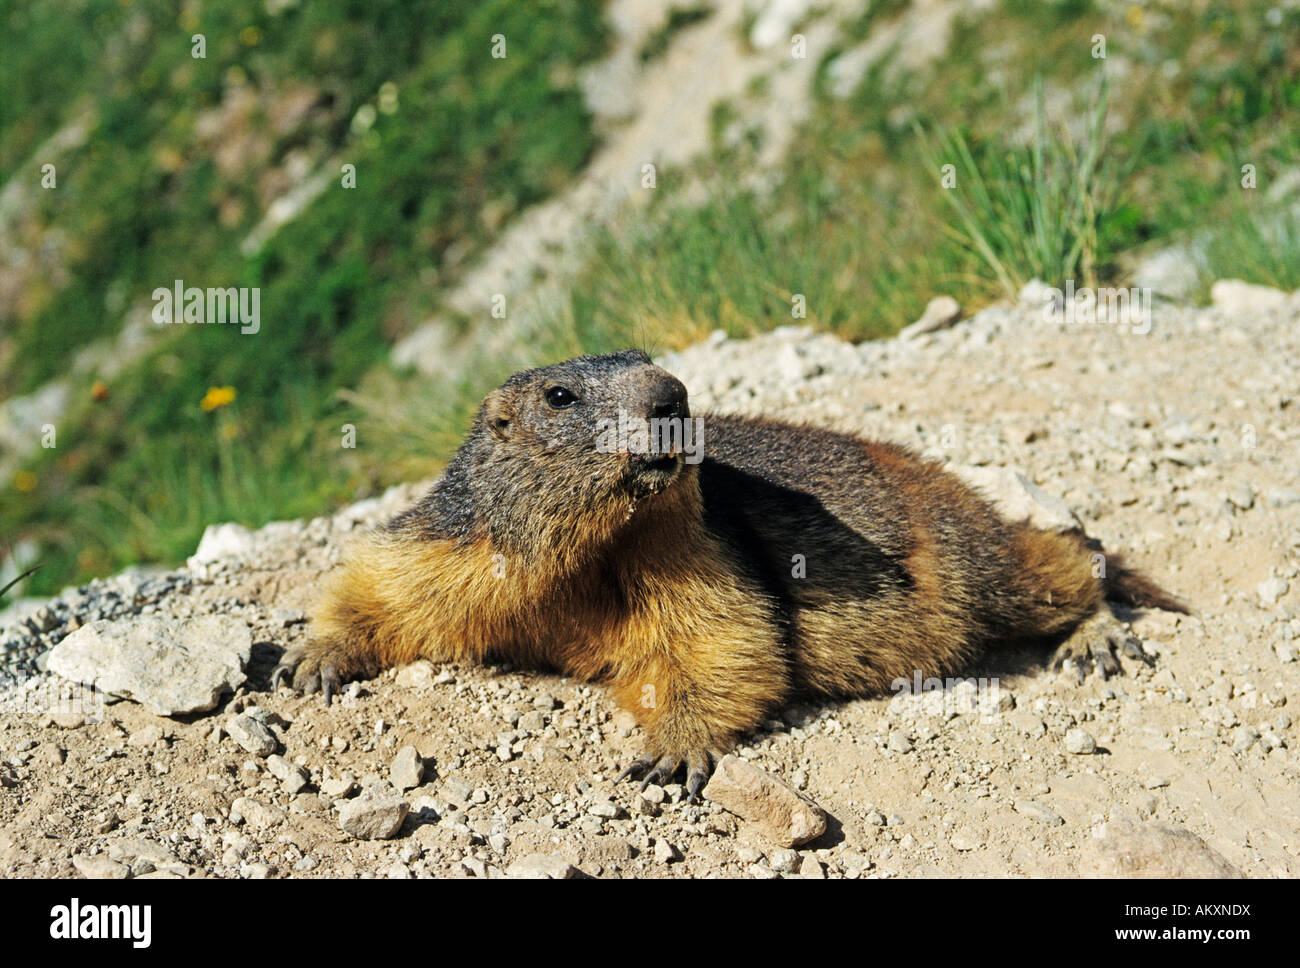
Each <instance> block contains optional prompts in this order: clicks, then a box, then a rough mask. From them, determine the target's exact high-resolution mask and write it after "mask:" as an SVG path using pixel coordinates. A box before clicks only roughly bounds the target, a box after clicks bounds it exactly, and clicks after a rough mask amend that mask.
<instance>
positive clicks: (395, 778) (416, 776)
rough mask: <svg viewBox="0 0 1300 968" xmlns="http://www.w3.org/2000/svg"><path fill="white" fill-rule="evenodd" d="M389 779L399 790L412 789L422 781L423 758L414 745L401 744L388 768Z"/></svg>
mask: <svg viewBox="0 0 1300 968" xmlns="http://www.w3.org/2000/svg"><path fill="white" fill-rule="evenodd" d="M388 775H389V779H391V780H392V783H393V786H395V787H397V789H399V790H414V789H415V788H416V787H418V786H419V785H420V784H421V783H423V782H424V760H423V758H421V756H420V754H419V752H418V751H417V750H416V748H415V747H414V746H403V747H402V748H401V749H400V750H398V751H397V756H395V757H393V762H392V765H391V766H389V768H388Z"/></svg>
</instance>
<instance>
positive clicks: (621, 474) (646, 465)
mask: <svg viewBox="0 0 1300 968" xmlns="http://www.w3.org/2000/svg"><path fill="white" fill-rule="evenodd" d="M689 418H690V409H689V408H688V406H687V403H686V387H685V386H683V385H682V381H681V380H679V379H677V378H676V377H675V376H673V375H672V374H671V373H668V372H667V371H665V370H661V369H660V368H659V367H657V366H655V365H654V364H653V363H651V362H650V357H649V356H647V355H646V354H645V353H642V352H641V351H640V350H624V351H623V352H621V353H611V354H609V355H608V356H579V357H576V358H575V359H572V360H565V361H564V362H563V363H556V364H554V365H552V366H543V367H538V368H536V369H532V370H523V371H521V372H519V373H516V374H515V375H514V376H512V377H510V379H508V380H506V382H505V383H503V384H502V385H501V387H500V388H498V389H496V390H494V391H492V393H490V394H488V396H487V399H486V400H484V401H483V406H482V408H481V410H480V411H479V425H480V427H481V429H482V430H483V431H484V432H486V433H488V434H490V435H491V436H492V437H493V438H494V439H495V440H496V441H497V442H498V443H499V446H497V447H495V448H494V450H495V451H496V452H497V453H498V454H500V455H501V459H502V460H503V461H506V462H510V463H518V462H520V461H527V462H528V463H529V464H530V465H533V466H534V467H536V468H538V469H539V470H541V471H542V472H543V473H544V474H545V475H546V478H547V480H549V481H550V482H551V483H552V484H553V486H556V487H565V486H571V487H578V488H581V489H582V490H584V491H586V490H588V489H589V488H590V487H592V486H593V485H594V486H595V487H599V488H608V489H609V490H612V491H618V490H625V491H627V492H628V493H631V494H633V495H634V496H645V495H649V494H654V493H657V492H658V491H661V490H663V489H664V488H665V487H667V486H668V485H669V484H671V483H672V482H673V481H674V480H676V478H677V477H678V476H679V475H680V474H681V472H682V469H683V467H684V462H683V449H684V448H683V437H682V435H683V431H684V430H685V431H688V428H686V427H684V424H685V423H686V421H687V420H688V419H689Z"/></svg>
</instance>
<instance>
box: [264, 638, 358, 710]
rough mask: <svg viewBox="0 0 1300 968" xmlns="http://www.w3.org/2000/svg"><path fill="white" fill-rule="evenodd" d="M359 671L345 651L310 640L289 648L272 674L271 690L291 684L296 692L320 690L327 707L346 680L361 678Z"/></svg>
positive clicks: (306, 692)
mask: <svg viewBox="0 0 1300 968" xmlns="http://www.w3.org/2000/svg"><path fill="white" fill-rule="evenodd" d="M359 672H360V670H359V669H357V668H356V667H355V663H354V662H352V661H351V657H350V656H349V655H348V654H347V653H346V652H344V651H342V650H340V649H338V648H337V647H335V646H332V645H330V644H329V643H327V642H319V641H311V642H308V643H307V644H306V645H297V646H294V647H293V648H292V649H289V650H288V651H287V652H285V654H284V655H283V656H281V658H280V664H279V665H277V666H276V667H275V669H274V671H272V673H271V691H272V692H274V691H275V690H276V689H278V688H279V687H280V686H281V685H290V683H292V685H291V688H292V689H294V690H295V691H296V692H301V693H305V694H310V693H313V692H316V691H318V690H319V691H320V693H321V695H323V696H324V697H325V705H327V706H328V705H329V704H330V700H331V699H332V698H333V697H334V696H335V695H337V694H338V693H339V691H340V690H341V689H342V686H343V683H344V682H345V681H348V680H351V679H355V678H358V674H359Z"/></svg>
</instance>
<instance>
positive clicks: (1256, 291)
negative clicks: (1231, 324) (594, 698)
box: [1210, 279, 1288, 316]
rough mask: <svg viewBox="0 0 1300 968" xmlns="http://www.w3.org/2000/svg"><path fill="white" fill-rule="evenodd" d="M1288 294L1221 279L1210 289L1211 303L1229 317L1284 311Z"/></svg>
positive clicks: (1235, 280)
mask: <svg viewBox="0 0 1300 968" xmlns="http://www.w3.org/2000/svg"><path fill="white" fill-rule="evenodd" d="M1287 298H1288V297H1287V294H1286V293H1284V292H1282V291H1281V290H1280V289H1272V288H1270V287H1268V286H1259V285H1255V284H1253V283H1249V282H1242V281H1241V280H1240V279H1220V280H1219V281H1218V282H1216V283H1215V284H1214V285H1212V286H1211V287H1210V302H1211V303H1213V304H1214V308H1215V309H1218V310H1220V311H1222V312H1223V313H1224V314H1225V315H1228V316H1238V315H1258V314H1260V313H1268V312H1272V311H1274V310H1279V309H1283V308H1285V307H1286V304H1287Z"/></svg>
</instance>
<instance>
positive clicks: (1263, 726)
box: [0, 284, 1300, 878]
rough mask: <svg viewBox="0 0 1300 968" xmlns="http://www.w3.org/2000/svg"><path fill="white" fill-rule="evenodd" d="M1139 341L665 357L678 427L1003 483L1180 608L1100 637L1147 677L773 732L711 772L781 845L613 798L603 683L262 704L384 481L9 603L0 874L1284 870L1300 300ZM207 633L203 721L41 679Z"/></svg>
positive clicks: (1009, 693)
mask: <svg viewBox="0 0 1300 968" xmlns="http://www.w3.org/2000/svg"><path fill="white" fill-rule="evenodd" d="M1033 295H1034V294H1033V293H1027V294H1026V299H1028V298H1029V297H1030V296H1033ZM1150 324H1151V325H1150V331H1149V332H1146V333H1138V332H1133V331H1132V327H1128V326H1124V325H1122V324H1118V323H1106V322H1093V323H1082V324H1080V323H1076V324H1057V323H1053V322H1050V321H1048V320H1045V319H1044V317H1043V315H1042V313H1041V312H1040V311H1039V310H1038V309H1037V308H1036V304H1030V303H1028V302H1026V303H1022V305H1019V306H1011V305H1003V306H995V307H992V308H989V309H986V310H983V311H981V312H980V313H978V314H976V315H975V316H974V317H972V318H970V319H966V320H962V321H960V322H958V323H957V324H956V325H955V326H953V327H952V328H949V329H944V330H940V331H938V332H934V333H930V334H922V335H920V336H916V337H913V338H899V339H894V340H890V341H884V342H875V343H869V344H862V345H859V346H853V345H851V344H847V343H844V342H841V341H839V340H836V339H834V338H832V337H829V336H825V335H817V334H814V333H812V332H811V331H809V330H805V329H797V328H787V329H783V330H779V331H776V332H773V333H770V334H767V335H764V336H761V337H757V338H755V339H751V340H745V341H728V340H726V339H724V338H722V337H721V336H720V335H719V336H716V337H714V338H713V339H710V340H708V341H706V342H705V343H703V344H700V345H698V346H695V347H691V348H690V349H687V350H685V351H683V352H681V353H678V354H672V355H671V356H669V357H667V358H665V359H664V360H662V361H661V362H662V363H663V365H665V366H666V367H668V368H669V369H670V370H672V371H673V372H675V373H676V374H677V375H678V376H680V377H682V378H683V379H684V380H685V382H686V383H687V386H688V387H689V389H690V391H691V397H692V407H693V409H694V411H695V412H697V413H699V412H702V411H705V410H709V409H712V410H715V411H723V410H725V411H732V412H741V413H754V414H759V413H761V414H764V415H766V416H773V417H781V418H786V419H793V420H806V421H810V422H815V423H819V424H826V425H831V426H835V427H838V428H841V429H846V430H852V431H856V432H859V433H863V434H867V435H871V436H876V437H880V438H886V439H891V440H896V441H899V442H901V443H904V444H908V445H910V446H912V447H914V448H916V449H918V450H920V451H923V452H926V453H928V454H930V455H932V456H934V457H936V458H939V459H943V460H948V461H952V462H953V463H955V464H959V465H965V466H967V467H976V468H979V467H988V468H996V467H1008V468H1014V469H1016V470H1018V471H1020V472H1021V473H1023V474H1024V475H1025V476H1026V477H1028V478H1029V479H1031V480H1032V481H1033V482H1035V483H1036V484H1037V485H1039V486H1040V487H1041V488H1042V489H1043V491H1045V492H1046V493H1047V494H1049V495H1052V496H1057V497H1060V498H1063V499H1064V501H1065V502H1066V503H1067V504H1068V505H1069V506H1070V508H1071V509H1072V510H1073V511H1074V512H1075V514H1077V515H1078V517H1079V518H1080V519H1081V520H1082V522H1083V524H1084V526H1085V528H1086V530H1087V532H1088V533H1089V534H1090V535H1092V536H1094V537H1096V538H1098V539H1100V540H1101V542H1102V543H1103V545H1104V546H1105V547H1107V548H1108V549H1115V550H1122V551H1124V552H1126V553H1127V554H1128V555H1129V557H1131V558H1132V560H1133V561H1134V563H1136V564H1137V565H1138V566H1140V567H1142V568H1143V569H1144V570H1146V571H1147V572H1149V573H1150V574H1151V575H1152V576H1153V577H1156V578H1157V579H1158V580H1160V581H1161V582H1162V583H1163V584H1165V585H1166V586H1167V587H1169V588H1170V589H1171V590H1173V591H1175V592H1177V593H1179V594H1180V595H1182V596H1184V597H1185V599H1186V600H1187V601H1189V602H1190V604H1191V605H1192V606H1193V607H1194V609H1195V611H1196V614H1195V615H1194V616H1179V615H1174V614H1170V613H1164V612H1160V611H1147V612H1135V613H1125V614H1124V615H1123V616H1122V617H1124V618H1125V619H1127V620H1129V621H1131V623H1132V628H1133V630H1134V631H1135V632H1136V633H1138V634H1139V635H1140V636H1142V637H1143V639H1144V640H1145V641H1146V643H1147V649H1148V650H1149V651H1152V652H1154V653H1155V654H1156V655H1157V657H1158V658H1157V663H1156V666H1155V667H1154V668H1147V667H1145V666H1140V665H1137V664H1135V663H1132V662H1131V661H1129V660H1124V666H1125V673H1126V674H1125V675H1124V676H1122V677H1118V678H1112V679H1110V680H1109V681H1102V680H1101V679H1100V678H1099V677H1097V676H1096V675H1092V676H1089V677H1087V678H1085V679H1084V680H1083V681H1082V682H1080V681H1079V677H1078V676H1077V675H1076V674H1075V672H1074V671H1073V670H1067V672H1065V673H1062V674H1053V673H1051V672H1049V671H1048V670H1047V669H1045V668H1044V665H1043V662H1042V659H1043V658H1044V657H1043V656H1042V655H1039V654H1035V653H1032V652H1020V651H1015V652H1002V653H999V654H997V655H994V656H991V657H989V658H987V659H986V660H984V662H983V664H982V665H981V666H980V667H979V668H977V669H975V670H972V675H973V676H975V677H982V678H983V679H984V680H985V682H984V683H983V684H979V683H978V682H977V683H975V684H971V685H958V686H956V687H954V688H950V689H948V690H946V691H945V692H942V693H932V694H928V695H921V696H916V697H910V698H909V697H905V696H901V697H882V698H878V699H870V700H856V701H853V702H846V703H818V704H808V703H797V704H794V705H791V706H790V707H788V708H786V709H784V710H780V711H779V712H778V713H777V714H776V715H774V717H773V718H772V719H771V720H770V721H769V722H768V723H766V724H765V726H764V728H763V729H762V731H760V732H759V733H757V734H755V735H753V736H751V737H749V738H748V739H747V741H746V742H745V743H744V744H743V745H742V746H741V748H740V749H739V750H738V753H739V755H740V757H741V758H743V759H745V760H748V761H750V762H751V763H753V764H754V765H756V766H759V767H761V768H762V769H763V770H765V771H767V772H768V773H770V774H772V775H774V776H777V777H781V778H783V779H784V780H786V781H787V782H788V783H790V784H791V785H793V786H794V787H796V788H798V789H799V790H801V791H802V792H803V793H804V794H805V795H806V796H808V797H810V798H811V799H813V800H814V801H816V802H817V803H818V804H820V805H821V807H822V808H824V809H825V811H826V812H827V814H828V815H829V818H830V820H829V826H828V828H827V831H826V833H825V834H823V835H822V836H821V837H820V838H819V839H817V840H815V841H813V842H811V843H809V844H806V845H804V846H802V847H800V848H798V849H793V850H792V849H790V848H788V847H781V846H776V845H775V844H774V843H773V842H772V841H771V840H770V839H769V838H767V837H765V836H764V835H763V832H762V830H761V828H759V827H758V826H756V825H754V824H751V823H749V822H747V821H743V820H741V819H739V818H738V817H736V816H734V815H732V814H731V813H729V812H727V811H726V810H724V809H723V808H722V807H720V806H719V805H718V804H717V803H710V802H707V801H706V802H705V803H703V804H701V805H699V806H692V805H688V804H686V803H684V802H682V799H683V798H682V791H681V789H680V787H678V786H669V787H666V788H663V789H659V788H651V790H650V791H648V794H649V795H648V796H642V795H639V794H638V793H637V792H636V789H635V787H634V786H633V785H630V784H623V785H619V784H616V783H615V782H614V778H615V777H616V776H617V773H618V770H619V769H620V768H621V767H622V766H623V765H626V763H627V762H629V760H630V759H631V758H632V757H633V756H634V754H635V753H636V752H637V751H638V748H639V735H638V734H639V730H638V729H637V728H636V726H635V725H634V724H633V723H632V721H631V719H630V717H628V716H626V714H624V713H621V712H619V711H618V710H617V709H616V708H615V707H614V706H613V704H612V703H611V702H610V701H609V700H608V699H607V697H605V695H604V694H603V692H602V691H601V690H600V688H599V687H595V686H589V685H586V684H583V683H580V682H573V681H570V680H567V679H562V678H557V677H553V676H546V675H540V674H535V673H530V672H525V671H517V670H514V669H511V668H508V667H501V666H497V667H489V668H462V667H457V666H442V667H434V666H430V665H428V664H424V663H417V664H416V665H414V666H410V667H407V668H406V669H403V670H394V671H392V672H390V673H388V674H386V675H384V676H381V677H380V678H379V679H377V680H374V681H371V682H366V683H360V684H357V685H354V686H351V687H349V688H348V690H347V691H346V693H345V695H344V697H343V698H342V700H341V701H340V702H338V703H336V704H335V705H333V706H332V707H329V708H325V707H323V706H321V705H320V702H319V698H302V697H296V696H293V695H291V694H290V693H288V692H287V691H281V692H279V693H276V694H271V693H269V692H267V691H266V689H267V678H268V675H269V672H270V669H271V667H272V666H273V665H274V662H275V660H276V658H277V657H278V655H279V654H280V651H281V650H282V649H283V648H285V647H287V646H289V645H291V644H293V643H294V642H296V641H298V640H299V638H300V637H301V636H302V635H304V634H305V625H304V613H305V610H306V609H307V608H308V607H309V605H310V602H311V597H312V595H313V593H314V591H315V589H316V587H317V585H318V582H319V579H320V576H321V574H322V573H323V572H324V571H325V570H327V569H328V568H329V567H330V566H331V564H332V563H333V562H335V561H336V560H337V556H338V552H339V550H340V547H341V545H342V544H343V542H344V539H345V538H346V537H347V535H348V534H350V533H351V532H353V531H355V530H356V529H358V528H361V527H364V526H365V525H366V524H368V523H371V522H373V521H377V520H380V519H382V518H383V517H386V516H387V515H388V514H390V513H392V512H393V511H394V510H396V509H398V508H400V507H402V506H404V505H405V504H406V503H408V502H409V501H410V500H411V499H412V498H413V497H414V496H415V495H416V494H418V492H419V490H420V487H419V486H417V485H412V486H409V487H404V488H399V489H394V491H393V492H390V493H389V494H387V495H385V496H384V498H382V499H379V500H376V501H370V502H365V503H364V504H363V505H359V506H357V507H354V508H350V509H348V510H347V511H345V512H342V513H341V514H339V515H336V516H334V517H332V518H322V519H317V520H315V521H311V522H288V523H281V524H276V525H271V526H269V527H268V528H266V529H263V530H262V531H259V532H256V533H253V532H247V531H245V530H243V529H240V528H237V527H234V526H223V527H222V528H220V529H212V530H210V532H209V535H208V536H206V537H205V540H204V543H203V545H202V546H201V547H200V549H199V550H198V552H197V553H196V555H195V557H194V558H193V559H191V562H190V564H189V567H187V568H185V569H182V570H177V571H170V572H147V571H136V572H131V573H127V574H124V575H121V576H118V577H115V578H113V579H109V580H105V581H97V582H94V583H92V584H91V585H88V586H85V587H83V588H80V589H75V590H69V591H67V592H65V593H64V594H63V595H61V596H60V597H59V598H57V599H55V600H53V601H51V602H48V603H45V604H43V605H40V606H39V607H37V608H35V609H31V608H27V609H24V610H22V613H21V614H23V615H24V616H25V618H24V620H22V621H19V622H17V623H16V624H15V625H14V626H13V627H10V628H8V629H6V630H5V631H4V632H2V633H0V649H2V650H3V655H4V664H3V669H2V672H3V674H4V675H7V676H8V677H10V678H11V679H12V680H19V682H18V684H17V685H13V686H11V687H10V688H8V689H7V690H5V691H3V692H0V876H5V877H14V876H17V877H31V876H40V877H49V876H75V875H77V874H81V875H85V876H112V877H117V876H137V877H173V876H218V877H267V876H277V877H280V876H290V877H320V876H360V877H411V876H433V875H436V876H465V877H483V876H497V875H500V874H502V873H511V874H534V875H544V876H561V877H563V876H581V875H589V876H606V877H617V876H656V877H660V876H662V877H672V876H692V877H705V876H738V877H790V876H800V877H819V876H824V877H832V878H839V877H850V878H857V877H894V876H904V877H918V876H1022V875H1031V876H1072V875H1075V874H1078V873H1080V872H1083V871H1085V870H1087V862H1086V858H1087V856H1088V851H1089V850H1090V845H1092V844H1094V843H1096V842H1097V841H1098V837H1097V834H1098V833H1100V832H1101V830H1102V827H1101V825H1102V824H1104V823H1108V822H1109V823H1111V824H1119V823H1123V822H1129V821H1131V822H1135V823H1139V824H1142V823H1148V822H1151V821H1158V822H1161V823H1163V824H1167V825H1170V826H1173V827H1176V828H1181V829H1183V830H1186V831H1189V832H1190V833H1193V834H1195V835H1197V836H1198V837H1200V838H1201V839H1202V840H1203V841H1204V843H1205V844H1206V845H1208V847H1209V848H1210V849H1212V850H1213V851H1215V852H1217V854H1219V855H1221V858H1222V859H1224V860H1225V861H1226V862H1227V863H1229V864H1231V865H1233V866H1234V867H1235V868H1236V869H1237V870H1239V871H1240V872H1242V873H1243V874H1245V875H1246V876H1251V877H1271V876H1277V877H1286V876H1296V875H1297V874H1300V797H1298V796H1297V789H1298V781H1300V769H1298V768H1297V760H1296V756H1295V753H1294V749H1295V746H1296V727H1295V726H1294V724H1293V723H1292V715H1293V714H1294V710H1295V709H1296V704H1297V699H1298V698H1300V663H1297V661H1296V658H1297V652H1300V613H1298V611H1297V609H1298V607H1300V580H1298V577H1297V576H1298V570H1297V565H1298V564H1300V490H1298V488H1300V483H1298V482H1300V446H1298V441H1300V419H1298V418H1297V409H1298V408H1300V404H1298V403H1297V401H1296V399H1295V398H1294V394H1295V379H1296V377H1295V374H1296V373H1297V372H1300V325H1298V324H1300V293H1298V294H1295V295H1291V296H1288V295H1285V294H1281V293H1271V292H1268V291H1260V290H1253V289H1247V288H1243V287H1240V286H1223V285H1222V284H1221V285H1220V286H1219V287H1216V289H1215V304H1214V305H1213V306H1211V307H1208V308H1188V307H1179V306H1173V305H1162V306H1157V307H1156V309H1155V311H1154V314H1153V317H1152V318H1151V320H1150ZM1139 328H1143V327H1139ZM706 448H707V425H706ZM212 613H215V614H221V615H227V616H232V617H235V618H238V619H242V620H243V621H245V622H246V623H247V624H248V626H249V628H250V629H251V631H252V641H253V646H252V652H251V657H250V659H249V661H248V665H247V669H246V670H245V671H246V673H247V682H246V683H245V684H244V685H243V686H242V687H240V688H239V689H238V690H237V691H236V693H235V695H234V697H233V698H229V699H228V700H226V701H224V703H223V705H221V706H220V707H218V708H217V709H216V710H213V711H211V712H208V713H194V714H189V715H185V716H177V717H162V716H157V715H154V714H153V713H151V712H149V711H148V710H147V709H146V708H145V707H143V706H141V705H139V704H137V703H135V702H131V701H122V702H114V703H111V704H107V703H105V702H103V700H102V697H96V696H87V695H86V694H85V693H84V692H76V691H70V686H69V684H68V683H67V682H66V681H64V680H61V679H59V678H58V677H56V676H53V675H51V674H49V673H45V672H40V671H39V668H40V667H41V665H42V662H43V660H42V659H41V658H40V657H42V656H44V655H45V654H46V653H47V650H48V649H49V648H50V647H52V646H53V645H54V644H55V643H57V642H58V641H59V640H60V639H61V638H62V637H63V636H65V635H66V634H67V633H69V632H70V631H72V630H74V629H75V628H77V627H78V626H80V625H82V624H85V623H87V622H89V621H92V620H94V619H98V618H120V617H130V616H134V615H140V614H153V615H159V616H163V617H169V618H185V617H189V616H194V615H203V614H212ZM16 614H20V613H17V612H11V613H10V619H11V620H12V618H13V616H14V615H16ZM978 685H982V686H983V688H973V686H978ZM59 695H62V696H63V697H64V699H63V701H62V702H61V703H60V702H57V701H56V699H57V697H58V696H59ZM69 697H71V699H72V700H74V701H69ZM971 700H974V701H971ZM272 751H274V752H272ZM400 805H405V808H403V807H402V806H400ZM390 833H391V834H392V835H393V836H392V837H391V839H370V838H383V837H386V836H387V835H388V834H390Z"/></svg>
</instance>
